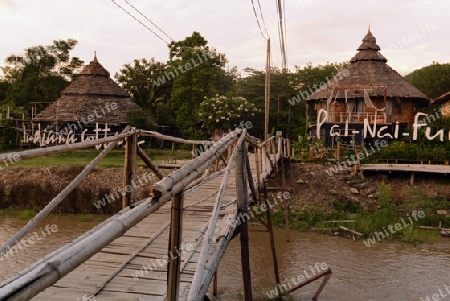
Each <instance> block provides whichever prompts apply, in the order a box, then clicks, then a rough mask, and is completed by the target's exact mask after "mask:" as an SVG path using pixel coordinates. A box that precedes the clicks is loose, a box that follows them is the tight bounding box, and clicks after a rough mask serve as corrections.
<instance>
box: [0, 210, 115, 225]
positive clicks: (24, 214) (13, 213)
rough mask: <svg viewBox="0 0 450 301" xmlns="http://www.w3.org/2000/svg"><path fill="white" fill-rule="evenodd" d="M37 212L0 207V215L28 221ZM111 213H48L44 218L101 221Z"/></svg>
mask: <svg viewBox="0 0 450 301" xmlns="http://www.w3.org/2000/svg"><path fill="white" fill-rule="evenodd" d="M37 213H38V212H37V211H36V210H32V209H1V210H0V218H1V217H14V218H18V219H20V220H23V221H25V222H26V221H29V220H30V219H31V218H33V217H35V216H36V214H37ZM110 216H111V215H108V214H64V213H50V214H49V215H48V216H47V217H46V218H51V219H60V218H61V219H64V220H65V221H67V220H69V221H76V222H93V221H96V222H103V221H105V220H106V219H108V218H109V217H110Z"/></svg>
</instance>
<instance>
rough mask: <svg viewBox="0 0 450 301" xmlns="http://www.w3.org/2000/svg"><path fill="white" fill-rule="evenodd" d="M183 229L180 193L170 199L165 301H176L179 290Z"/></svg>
mask: <svg viewBox="0 0 450 301" xmlns="http://www.w3.org/2000/svg"><path fill="white" fill-rule="evenodd" d="M182 228H183V198H182V193H181V192H180V193H178V194H176V195H175V196H174V197H173V199H172V207H171V222H170V233H169V251H168V256H169V261H168V263H167V300H168V301H176V300H178V295H179V290H180V265H181V258H180V256H175V258H174V257H173V256H174V254H178V253H180V252H181V251H180V245H181V233H182Z"/></svg>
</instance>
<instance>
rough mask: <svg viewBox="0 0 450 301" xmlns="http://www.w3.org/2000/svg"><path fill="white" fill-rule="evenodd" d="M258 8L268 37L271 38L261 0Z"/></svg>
mask: <svg viewBox="0 0 450 301" xmlns="http://www.w3.org/2000/svg"><path fill="white" fill-rule="evenodd" d="M258 6H259V14H260V15H261V20H262V22H263V25H264V30H265V31H266V34H267V36H268V37H269V38H270V36H269V33H268V32H267V26H266V21H265V20H264V16H263V13H262V8H261V2H260V1H259V0H258Z"/></svg>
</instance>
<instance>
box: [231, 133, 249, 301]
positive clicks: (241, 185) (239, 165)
mask: <svg viewBox="0 0 450 301" xmlns="http://www.w3.org/2000/svg"><path fill="white" fill-rule="evenodd" d="M237 148H238V154H237V157H236V168H235V173H236V194H237V205H238V216H245V215H248V192H247V182H248V180H247V172H246V171H247V168H246V166H245V165H246V158H245V156H247V152H246V145H245V142H241V143H240V144H238V146H237ZM240 234H241V235H240V241H241V263H242V278H243V281H244V297H245V300H246V301H251V300H253V296H252V276H251V272H250V250H249V243H248V241H249V238H248V221H247V220H244V221H242V224H241V225H240Z"/></svg>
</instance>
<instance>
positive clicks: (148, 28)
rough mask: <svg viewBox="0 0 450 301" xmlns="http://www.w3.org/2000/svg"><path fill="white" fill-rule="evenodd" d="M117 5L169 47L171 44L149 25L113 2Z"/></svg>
mask: <svg viewBox="0 0 450 301" xmlns="http://www.w3.org/2000/svg"><path fill="white" fill-rule="evenodd" d="M111 1H112V2H113V3H114V4H115V5H117V6H118V7H119V8H120V9H121V10H123V11H124V12H125V13H127V14H128V15H129V16H130V17H132V18H133V19H134V20H136V21H137V22H138V23H139V24H141V25H142V26H144V27H145V28H146V29H147V30H149V31H150V32H151V33H153V34H154V35H155V36H157V37H158V38H159V39H160V40H161V41H163V42H164V43H166V44H167V45H169V43H168V42H167V41H166V40H164V39H163V38H162V37H161V36H160V35H158V34H157V33H156V32H154V31H153V30H152V29H151V28H150V27H148V26H147V25H145V24H144V23H143V22H142V21H140V20H139V19H138V18H136V17H135V16H133V15H132V14H131V13H130V12H129V11H127V10H126V9H125V8H123V7H122V6H120V4H118V3H117V2H116V1H114V0H111Z"/></svg>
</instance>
